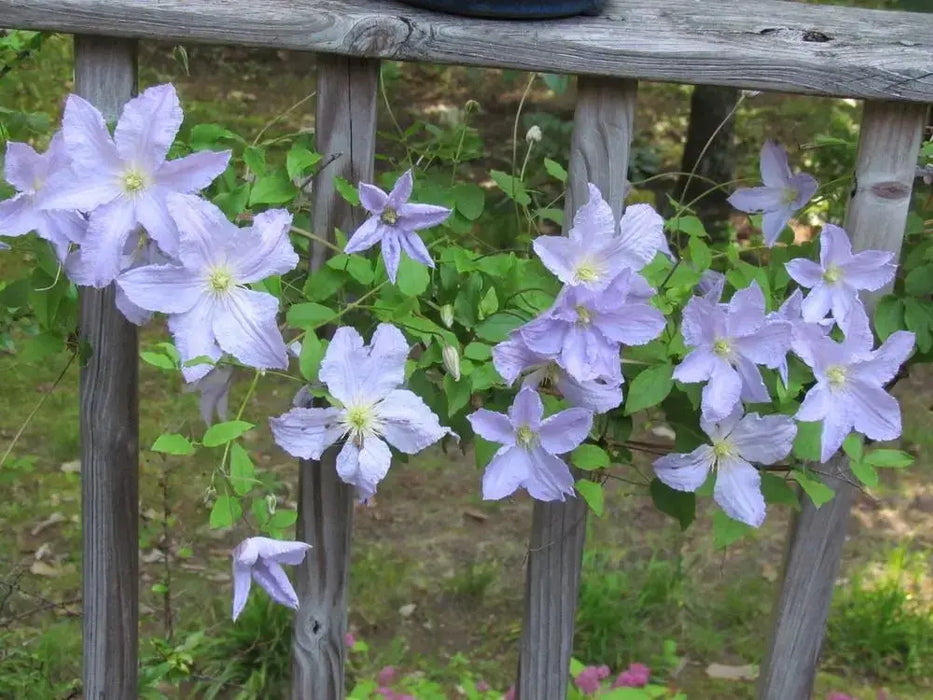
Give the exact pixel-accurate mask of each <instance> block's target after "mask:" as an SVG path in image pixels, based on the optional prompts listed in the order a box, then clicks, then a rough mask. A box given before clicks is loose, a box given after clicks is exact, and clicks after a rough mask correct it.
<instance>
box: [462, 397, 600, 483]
mask: <svg viewBox="0 0 933 700" xmlns="http://www.w3.org/2000/svg"><path fill="white" fill-rule="evenodd" d="M543 416H544V404H543V403H542V402H541V397H540V396H539V395H538V392H537V391H535V390H534V389H532V388H531V387H527V386H526V387H522V389H521V390H520V391H519V392H518V395H517V396H516V397H515V401H514V402H513V403H512V407H511V408H509V413H508V415H505V414H503V413H495V412H494V411H489V410H487V409H485V408H481V409H479V410H477V411H474V412H473V413H471V414H470V415H469V416H467V420H469V421H470V425H472V426H473V431H474V432H475V433H476V434H477V435H479V436H480V437H483V438H485V439H486V440H489V441H490V442H497V443H500V444H501V445H502V447H501V448H499V450H498V451H497V452H496V454H495V455H494V456H493V458H492V460H491V461H490V462H489V464H488V465H487V467H486V472H485V473H484V474H483V498H484V499H486V500H498V499H500V498H505V497H506V496H509V495H511V494H512V493H514V492H515V490H516V489H519V488H524V489H525V490H527V491H528V493H529V494H530V495H531V497H532V498H534V499H537V500H539V501H563V500H564V498H565V496H568V495H573V492H574V491H573V475H572V474H571V473H570V468H569V467H568V466H567V463H566V462H564V460H562V459H561V458H560V457H559V456H558V455H562V454H565V453H567V452H570V451H571V450H573V449H574V448H575V447H577V446H578V445H579V444H580V443H582V442H583V441H584V440H585V439H586V436H587V435H588V434H589V432H590V428H591V427H592V425H593V414H592V412H590V411H588V410H586V409H585V408H568V409H566V410H564V411H561V412H560V413H555V414H554V415H553V416H549V417H548V418H545V419H543V420H542V417H543Z"/></svg>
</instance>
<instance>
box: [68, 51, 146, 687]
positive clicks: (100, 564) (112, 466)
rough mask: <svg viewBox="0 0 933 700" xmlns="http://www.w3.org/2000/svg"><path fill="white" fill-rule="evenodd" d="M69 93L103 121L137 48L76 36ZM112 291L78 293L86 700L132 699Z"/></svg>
mask: <svg viewBox="0 0 933 700" xmlns="http://www.w3.org/2000/svg"><path fill="white" fill-rule="evenodd" d="M75 91H76V92H77V93H78V94H79V95H81V96H83V97H84V98H85V99H87V100H88V101H90V102H91V103H92V104H93V105H95V106H96V107H97V108H98V109H99V110H100V111H101V113H102V114H103V115H104V118H105V119H107V120H111V119H116V118H117V116H118V115H119V112H120V109H121V108H122V106H123V103H124V102H126V101H127V100H128V99H130V98H131V97H132V96H133V95H134V94H135V93H136V42H135V41H127V40H115V39H110V38H104V37H97V36H78V37H75ZM114 293H115V288H114V286H113V285H111V286H109V287H107V288H106V289H91V288H88V287H82V288H81V289H80V304H81V312H80V313H81V319H80V332H81V339H82V342H83V343H86V344H87V345H88V347H89V350H90V353H91V355H90V358H89V359H88V361H87V364H86V365H85V366H84V367H83V368H82V369H81V387H80V396H81V510H82V513H81V515H82V538H83V543H84V545H83V546H84V564H83V588H84V592H83V596H84V639H83V652H84V658H83V666H84V697H86V698H94V700H98V699H100V698H106V699H107V700H110V699H111V698H133V697H136V694H137V687H136V667H137V660H136V656H137V641H136V640H137V636H138V629H137V626H138V619H139V610H138V608H139V554H138V552H139V543H138V522H139V461H138V460H139V457H138V448H139V387H138V348H137V334H136V326H134V325H133V324H131V323H129V322H128V321H127V320H126V319H125V318H124V317H123V314H121V313H120V312H119V311H118V310H117V308H116V306H115V304H114Z"/></svg>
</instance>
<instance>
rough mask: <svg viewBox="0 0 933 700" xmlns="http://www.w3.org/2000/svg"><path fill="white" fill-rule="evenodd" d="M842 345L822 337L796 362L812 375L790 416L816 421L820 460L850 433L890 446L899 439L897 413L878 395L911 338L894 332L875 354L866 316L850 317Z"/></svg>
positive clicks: (908, 348) (884, 394)
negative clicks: (813, 379)
mask: <svg viewBox="0 0 933 700" xmlns="http://www.w3.org/2000/svg"><path fill="white" fill-rule="evenodd" d="M853 319H857V320H856V321H854V322H853V323H852V324H851V327H850V329H849V334H848V335H846V337H845V339H844V340H843V341H842V342H836V341H835V340H833V339H832V338H829V337H822V338H819V339H815V340H813V341H812V342H811V343H809V344H808V345H807V346H806V347H805V348H803V350H804V353H803V354H802V355H801V359H802V360H803V361H804V362H806V363H807V364H808V365H809V366H810V368H811V369H812V370H813V375H814V376H815V377H816V385H815V386H813V387H812V388H811V389H810V391H808V392H807V395H806V396H805V397H804V399H803V403H802V404H801V405H800V409H799V410H798V411H797V415H796V416H795V417H796V418H797V420H800V421H822V422H823V432H822V436H821V439H820V460H821V461H823V462H826V461H827V460H828V459H829V458H830V457H832V456H833V454H835V452H836V451H837V450H838V449H839V447H840V446H841V445H842V443H843V442H844V441H845V439H846V437H847V436H848V435H849V431H850V430H853V429H854V430H855V431H856V432H859V433H862V434H863V435H865V436H866V437H868V438H871V439H872V440H893V439H894V438H897V437H899V436H900V434H901V409H900V406H899V405H898V403H897V399H895V398H894V397H893V396H891V395H890V394H889V393H888V392H887V391H885V390H884V385H885V384H887V383H888V382H889V381H891V380H892V379H893V378H894V376H895V375H896V374H897V371H898V369H899V368H900V366H901V365H902V364H903V363H904V361H905V360H906V359H907V356H908V355H910V352H911V350H913V347H914V334H913V333H911V332H909V331H896V332H894V333H892V334H891V335H890V336H888V339H887V340H885V341H884V343H882V345H881V346H880V347H879V348H878V349H877V350H872V345H873V343H874V338H873V336H872V333H871V328H869V325H868V318H867V316H860V315H857V314H856V315H854V316H853Z"/></svg>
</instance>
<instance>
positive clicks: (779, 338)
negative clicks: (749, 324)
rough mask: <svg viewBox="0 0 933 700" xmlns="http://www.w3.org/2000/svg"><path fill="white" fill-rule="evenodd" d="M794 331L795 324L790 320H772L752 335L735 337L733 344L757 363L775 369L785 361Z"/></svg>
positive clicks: (736, 349) (739, 351) (737, 349)
mask: <svg viewBox="0 0 933 700" xmlns="http://www.w3.org/2000/svg"><path fill="white" fill-rule="evenodd" d="M792 332H793V326H792V325H791V324H790V323H789V322H787V321H771V322H769V323H766V324H765V325H763V326H762V327H761V328H759V329H758V330H757V331H755V332H754V333H753V334H752V335H746V336H743V337H741V338H735V339H733V341H732V346H733V348H734V349H735V351H736V352H737V353H739V354H740V355H744V356H745V357H747V358H748V359H750V360H751V361H752V362H754V363H755V364H758V365H765V366H766V367H771V368H772V369H773V368H775V367H777V366H778V365H780V364H781V362H783V361H784V358H785V356H786V355H787V352H788V350H790V344H791V335H792Z"/></svg>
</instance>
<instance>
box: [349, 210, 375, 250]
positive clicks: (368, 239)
mask: <svg viewBox="0 0 933 700" xmlns="http://www.w3.org/2000/svg"><path fill="white" fill-rule="evenodd" d="M384 229H385V227H384V226H383V225H382V224H381V223H380V222H379V218H378V217H375V216H373V217H370V218H369V219H366V221H364V222H363V223H362V224H360V226H359V228H358V229H356V231H354V232H353V235H352V236H350V240H349V241H347V245H346V247H345V248H344V249H343V252H344V253H359V252H361V251H364V250H369V249H370V248H372V247H373V246H374V245H376V244H377V243H379V241H381V240H382V237H383V235H385V230H384Z"/></svg>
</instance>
